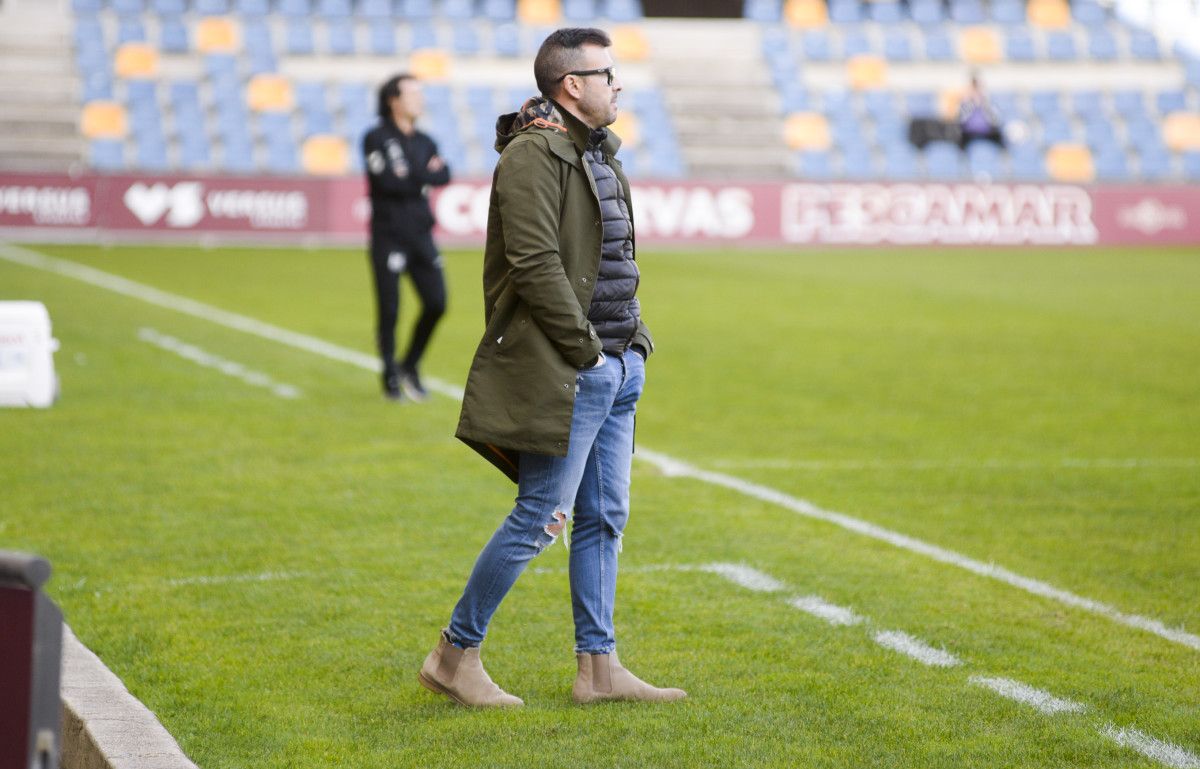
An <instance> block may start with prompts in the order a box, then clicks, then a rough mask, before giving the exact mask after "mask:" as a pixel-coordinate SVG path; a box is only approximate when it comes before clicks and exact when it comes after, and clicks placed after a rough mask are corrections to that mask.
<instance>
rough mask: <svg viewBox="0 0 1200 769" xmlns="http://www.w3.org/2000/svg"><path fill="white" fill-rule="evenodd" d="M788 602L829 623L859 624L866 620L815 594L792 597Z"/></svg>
mask: <svg viewBox="0 0 1200 769" xmlns="http://www.w3.org/2000/svg"><path fill="white" fill-rule="evenodd" d="M788 604H790V605H791V606H794V607H796V608H797V609H799V610H800V611H803V612H807V613H809V614H811V615H813V616H814V617H818V618H820V619H823V620H825V621H826V622H828V623H829V624H830V625H861V624H862V623H864V622H866V620H865V619H864V618H863V617H860V616H858V615H857V614H855V613H854V612H852V611H850V610H849V609H847V608H846V607H844V606H838V605H836V604H832V603H829V602H828V601H826V600H825V599H823V598H821V597H819V596H815V595H806V596H801V597H799V598H793V599H791V600H790V601H788Z"/></svg>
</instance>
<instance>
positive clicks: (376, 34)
mask: <svg viewBox="0 0 1200 769" xmlns="http://www.w3.org/2000/svg"><path fill="white" fill-rule="evenodd" d="M367 47H368V50H369V51H370V52H371V53H372V54H374V55H375V56H394V55H395V54H396V29H395V27H393V26H392V24H391V22H390V21H387V20H382V19H381V20H380V21H379V22H378V23H375V24H371V25H370V31H369V40H368V42H367Z"/></svg>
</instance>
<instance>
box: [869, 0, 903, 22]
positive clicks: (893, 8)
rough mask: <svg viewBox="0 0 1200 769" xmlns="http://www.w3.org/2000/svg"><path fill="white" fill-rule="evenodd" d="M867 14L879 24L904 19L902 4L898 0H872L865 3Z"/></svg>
mask: <svg viewBox="0 0 1200 769" xmlns="http://www.w3.org/2000/svg"><path fill="white" fill-rule="evenodd" d="M867 16H868V18H870V19H871V21H874V22H877V23H879V24H899V23H901V22H903V21H904V20H905V13H904V6H903V5H901V4H900V3H899V2H898V0H872V2H868V3H867Z"/></svg>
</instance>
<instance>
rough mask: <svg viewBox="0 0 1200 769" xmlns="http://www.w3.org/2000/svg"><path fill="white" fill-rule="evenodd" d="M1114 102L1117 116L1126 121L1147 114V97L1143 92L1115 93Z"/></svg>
mask: <svg viewBox="0 0 1200 769" xmlns="http://www.w3.org/2000/svg"><path fill="white" fill-rule="evenodd" d="M1112 100H1113V107H1114V108H1115V109H1116V111H1117V114H1119V115H1123V116H1124V117H1125V118H1126V119H1129V118H1134V117H1139V116H1144V115H1145V114H1146V97H1145V95H1144V94H1143V93H1142V92H1141V91H1132V90H1127V91H1114V92H1113V95H1112Z"/></svg>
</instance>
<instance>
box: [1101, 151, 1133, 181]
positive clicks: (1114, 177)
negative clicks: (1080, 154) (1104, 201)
mask: <svg viewBox="0 0 1200 769" xmlns="http://www.w3.org/2000/svg"><path fill="white" fill-rule="evenodd" d="M1093 157H1094V160H1095V164H1096V178H1097V179H1098V180H1100V181H1103V182H1127V181H1129V180H1130V179H1131V178H1132V175H1131V174H1130V172H1129V158H1128V157H1127V156H1126V154H1125V152H1124V151H1123V150H1120V149H1110V150H1106V151H1104V152H1101V153H1098V154H1094V156H1093Z"/></svg>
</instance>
